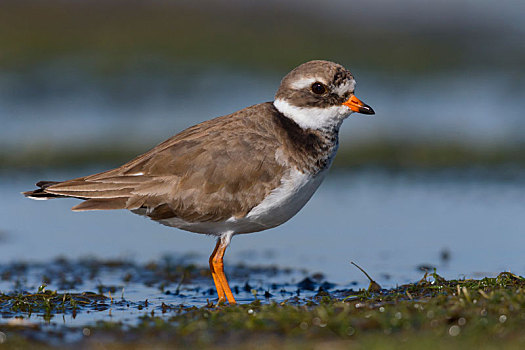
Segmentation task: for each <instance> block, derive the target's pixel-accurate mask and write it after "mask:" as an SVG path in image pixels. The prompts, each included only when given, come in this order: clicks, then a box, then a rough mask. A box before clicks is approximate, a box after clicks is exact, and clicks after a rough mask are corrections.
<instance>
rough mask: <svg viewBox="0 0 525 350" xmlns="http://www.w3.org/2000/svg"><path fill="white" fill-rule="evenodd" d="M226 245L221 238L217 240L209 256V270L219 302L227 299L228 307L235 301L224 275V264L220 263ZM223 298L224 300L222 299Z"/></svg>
mask: <svg viewBox="0 0 525 350" xmlns="http://www.w3.org/2000/svg"><path fill="white" fill-rule="evenodd" d="M228 243H229V242H228ZM228 243H225V242H223V240H222V239H221V238H219V239H218V240H217V245H216V246H215V249H214V250H213V253H211V256H210V270H211V276H212V277H213V282H215V288H217V295H218V296H219V302H224V301H226V299H228V302H229V303H230V305H233V304H236V303H237V302H236V301H235V298H234V297H233V294H232V291H231V289H230V286H229V285H228V280H227V279H226V275H225V274H224V264H223V262H222V260H223V258H224V252H226V248H227V247H228ZM225 296H226V299H225V298H224V297H225Z"/></svg>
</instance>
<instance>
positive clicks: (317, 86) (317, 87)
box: [312, 82, 326, 95]
mask: <svg viewBox="0 0 525 350" xmlns="http://www.w3.org/2000/svg"><path fill="white" fill-rule="evenodd" d="M312 92H313V93H314V94H317V95H322V94H324V93H325V92H326V87H325V86H324V85H323V84H321V83H320V82H315V83H313V84H312Z"/></svg>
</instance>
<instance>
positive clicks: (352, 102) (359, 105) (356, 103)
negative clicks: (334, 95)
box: [343, 95, 376, 114]
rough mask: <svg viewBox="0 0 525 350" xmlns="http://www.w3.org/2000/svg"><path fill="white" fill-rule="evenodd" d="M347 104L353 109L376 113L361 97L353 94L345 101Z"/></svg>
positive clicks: (358, 111)
mask: <svg viewBox="0 0 525 350" xmlns="http://www.w3.org/2000/svg"><path fill="white" fill-rule="evenodd" d="M343 104H344V105H345V106H347V107H348V108H350V109H351V110H352V111H354V112H357V113H362V114H376V112H374V110H373V109H372V107H370V106H369V105H367V104H364V103H363V102H361V100H360V99H358V98H357V97H355V96H354V95H352V96H351V97H350V98H349V99H348V100H346V101H345V102H343Z"/></svg>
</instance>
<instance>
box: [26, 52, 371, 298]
mask: <svg viewBox="0 0 525 350" xmlns="http://www.w3.org/2000/svg"><path fill="white" fill-rule="evenodd" d="M354 88H355V80H354V78H353V76H352V74H351V73H350V71H348V70H346V69H345V68H344V67H343V66H341V65H339V64H336V63H333V62H329V61H310V62H307V63H304V64H302V65H300V66H298V67H297V68H295V69H294V70H292V71H291V72H290V73H288V74H287V75H286V76H285V77H284V78H283V80H282V81H281V85H280V86H279V89H278V90H277V93H276V95H275V101H273V102H265V103H261V104H257V105H255V106H251V107H247V108H244V109H242V110H240V111H238V112H235V113H232V114H229V115H226V116H222V117H218V118H215V119H211V120H208V121H205V122H203V123H200V124H197V125H195V126H192V127H190V128H188V129H186V130H184V131H182V132H180V133H179V134H177V135H175V136H173V137H171V138H170V139H168V140H166V141H164V142H163V143H161V144H159V145H158V146H156V147H155V148H153V149H152V150H150V151H149V152H147V153H144V154H143V155H140V156H138V157H137V158H135V159H133V160H131V161H130V162H128V163H126V164H124V165H122V166H120V167H118V168H116V169H112V170H108V171H105V172H102V173H99V174H94V175H89V176H84V177H79V178H76V179H72V180H68V181H62V182H56V181H40V182H38V183H37V184H36V185H37V186H38V187H39V188H38V189H36V190H34V191H28V192H24V195H25V196H27V197H29V198H33V199H50V198H65V197H73V198H78V199H82V200H83V202H82V203H80V204H78V205H76V206H75V207H73V208H72V210H74V211H84V210H108V209H128V210H131V211H132V212H133V213H136V214H140V215H143V216H147V217H149V218H151V219H152V220H154V221H157V222H159V223H161V224H164V225H167V226H172V227H177V228H179V229H182V230H187V231H191V232H196V233H203V234H208V235H213V236H216V237H217V244H216V246H215V249H214V250H213V253H212V254H211V256H210V259H209V264H210V270H211V274H212V277H213V281H214V282H215V287H216V288H217V294H218V297H219V302H225V301H226V299H227V300H228V302H229V303H230V304H234V303H235V298H234V297H233V294H232V292H231V290H230V287H229V285H228V281H227V279H226V275H225V274H224V268H223V257H224V253H225V251H226V248H227V247H228V245H229V244H230V240H231V238H232V237H233V236H234V235H237V234H242V233H251V232H257V231H262V230H266V229H269V228H272V227H275V226H278V225H281V224H282V223H284V222H286V221H287V220H289V219H290V218H291V217H292V216H294V215H295V214H296V213H297V212H298V211H299V210H300V209H301V208H302V207H303V206H304V205H305V204H306V202H308V200H309V199H310V197H311V196H312V195H313V193H314V192H315V191H316V190H317V188H318V187H319V185H320V184H321V182H322V181H323V179H324V177H325V175H326V173H327V171H328V169H329V168H330V165H331V164H332V160H333V159H334V156H335V154H336V151H337V147H338V134H339V128H340V126H341V123H342V122H343V120H344V119H345V118H347V117H348V116H349V115H350V114H351V113H352V112H357V113H363V114H374V111H373V109H372V108H370V107H369V106H367V105H366V104H364V103H363V102H361V101H360V100H359V99H358V98H357V97H355V95H354Z"/></svg>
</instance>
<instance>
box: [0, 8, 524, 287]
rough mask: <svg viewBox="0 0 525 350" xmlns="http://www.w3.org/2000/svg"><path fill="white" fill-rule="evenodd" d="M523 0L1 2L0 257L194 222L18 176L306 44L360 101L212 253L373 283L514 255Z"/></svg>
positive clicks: (80, 247)
mask: <svg viewBox="0 0 525 350" xmlns="http://www.w3.org/2000/svg"><path fill="white" fill-rule="evenodd" d="M524 16H525V3H523V2H520V1H511V0H503V1H498V2H494V1H485V0H478V1H467V0H457V1H452V0H446V1H440V2H432V1H415V0H400V1H396V2H391V1H386V0H381V1H365V0H359V1H342V0H340V1H335V0H334V1H324V2H319V1H309V0H307V1H304V0H303V1H298V0H294V1H286V2H281V1H277V0H271V1H264V2H244V1H237V0H230V1H224V2H215V1H199V2H192V1H155V2H151V1H129V0H128V1H117V0H110V1H108V0H106V1H97V0H82V1H81V0H78V1H58V0H47V1H20V0H19V1H2V2H1V3H0V121H1V126H0V195H1V198H2V199H1V203H2V204H1V205H2V211H1V212H0V252H1V253H0V261H11V260H16V259H22V260H45V259H49V258H52V257H55V256H57V255H65V256H70V257H76V256H82V255H95V256H100V257H131V258H136V259H139V260H147V259H153V258H156V257H158V256H160V255H161V254H164V253H174V254H186V253H197V259H196V261H197V262H200V263H203V264H204V263H205V262H206V260H205V257H206V256H207V255H208V254H209V253H210V252H211V248H212V246H213V244H214V243H213V241H212V239H210V238H208V237H204V236H199V235H194V234H190V233H186V232H182V231H178V230H176V229H170V228H166V227H162V226H160V225H156V224H154V223H151V222H148V221H146V220H144V219H143V218H140V217H136V216H133V215H131V214H129V213H125V212H110V213H108V212H96V213H81V214H79V213H72V212H70V211H69V208H70V207H71V206H73V205H74V204H75V201H74V200H63V201H62V200H61V201H49V202H46V203H42V202H34V201H29V200H27V199H24V198H23V197H22V196H21V195H20V194H19V192H20V191H23V190H29V189H32V188H33V183H35V182H36V181H38V180H41V179H49V180H65V179H68V178H71V177H76V176H80V175H85V174H86V173H91V172H97V171H102V170H105V169H107V168H110V167H114V166H118V165H120V164H121V163H123V162H125V161H127V160H129V159H130V158H132V157H133V156H134V155H137V154H140V153H142V152H144V151H146V150H147V149H149V148H150V147H152V146H154V145H155V144H157V143H159V142H161V141H163V140H164V139H166V138H168V137H170V136H172V135H174V134H176V133H177V132H178V131H180V130H182V129H183V128H185V127H188V126H190V125H193V124H195V123H197V122H200V121H203V120H207V119H210V118H212V117H215V116H220V115H224V114H228V113H231V112H233V111H236V110H238V109H241V108H244V107H247V106H249V105H252V104H256V103H260V102H264V101H269V100H272V99H273V95H274V93H275V91H276V89H277V87H278V85H279V82H280V79H281V78H282V77H283V76H284V75H285V74H286V73H287V72H288V71H289V70H291V69H292V68H294V67H295V66H297V65H299V64H301V63H303V62H306V61H308V60H311V59H328V60H333V61H336V62H339V63H341V64H343V65H344V66H346V67H347V68H349V69H350V70H351V71H352V72H353V74H354V76H355V77H356V80H357V82H358V85H357V93H356V94H357V96H358V97H359V98H360V99H362V100H363V101H365V102H366V103H368V104H370V105H371V106H372V107H373V108H374V109H375V111H376V115H375V116H373V117H368V116H360V115H353V116H352V117H351V118H349V119H348V120H347V121H346V122H345V124H344V125H343V128H342V131H341V148H340V152H339V155H338V157H337V159H336V163H335V165H334V169H333V170H332V174H331V176H329V178H328V179H327V180H326V183H325V184H324V185H323V186H321V188H320V190H319V191H318V193H317V194H316V195H315V196H314V198H313V199H312V200H311V202H310V203H309V204H308V205H307V207H305V208H304V210H303V211H302V212H300V213H299V214H298V215H297V216H296V217H295V218H293V219H292V220H291V221H290V222H289V223H287V224H285V225H283V226H281V227H279V228H276V229H274V230H270V231H266V232H262V233H257V234H253V235H247V236H239V237H236V238H235V239H234V240H233V243H232V246H231V249H230V250H229V252H228V254H227V256H226V258H227V260H229V262H230V263H232V262H245V263H248V264H250V263H252V264H277V265H279V266H291V267H301V268H306V269H308V270H309V271H321V272H323V273H324V274H326V275H327V276H328V277H330V278H332V279H333V280H334V281H336V282H345V281H348V280H351V279H361V275H360V273H359V272H358V271H357V270H355V269H354V268H352V267H351V266H350V265H349V261H350V260H353V261H356V262H357V263H359V264H360V265H362V266H363V267H365V269H367V271H368V272H369V273H372V274H375V275H376V277H377V278H376V279H377V280H378V281H379V282H382V283H383V284H386V285H388V284H389V283H390V284H394V285H395V284H396V283H401V282H404V281H407V280H413V279H416V278H418V277H420V276H421V271H420V270H419V269H418V267H422V265H425V266H431V267H432V266H435V267H437V268H438V272H440V273H442V274H444V275H446V276H447V277H458V276H461V275H466V276H473V275H477V274H481V275H489V274H494V273H497V272H500V271H502V270H507V269H510V270H512V271H514V272H517V273H525V261H524V260H523V258H522V256H523V249H522V247H523V246H524V245H525V235H524V234H523V233H524V227H525V219H524V218H523V212H524V209H525V203H524V201H523V198H524V194H525V190H524V186H523V185H524V181H523V179H524V177H523V169H524V166H525V145H524V142H523V140H524V136H525V118H524V110H525V108H524V107H525V74H524V73H525V68H524V67H525V40H523V38H524V35H525V24H524V21H523V18H525V17H524Z"/></svg>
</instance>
